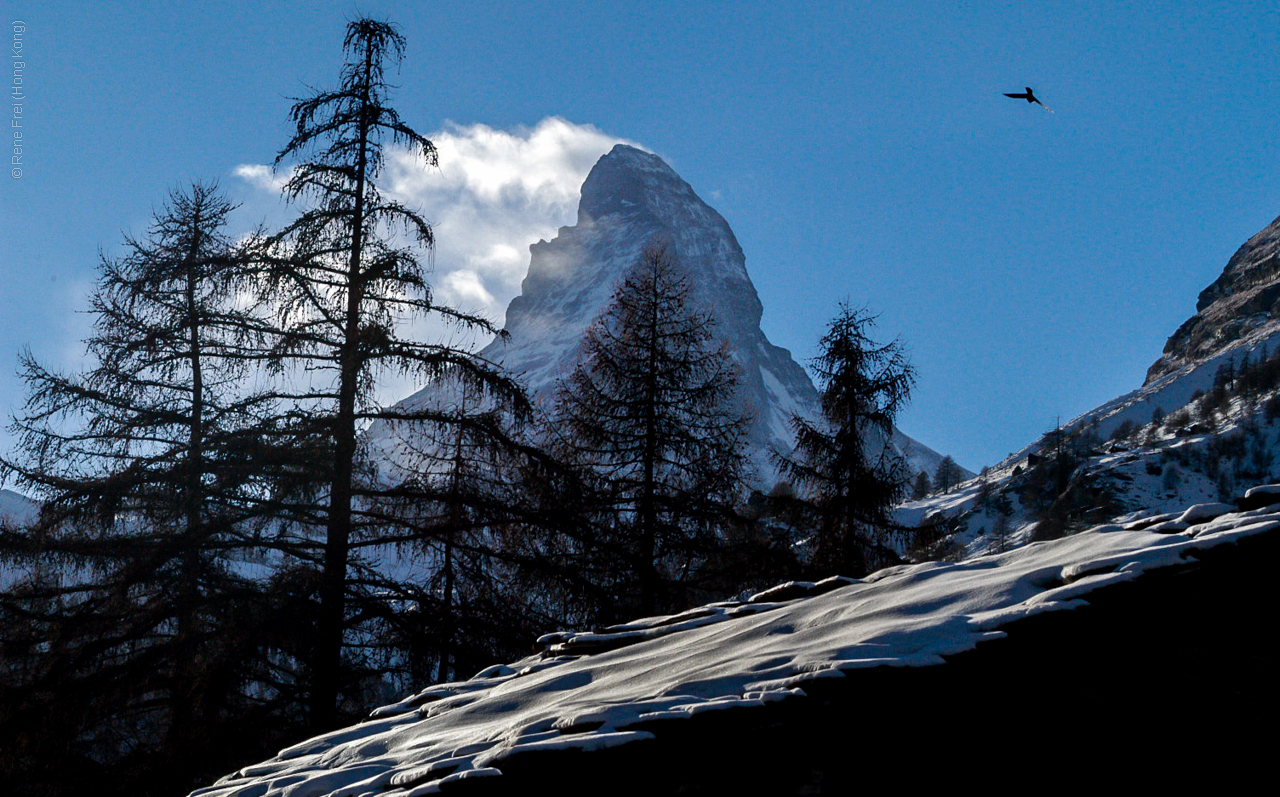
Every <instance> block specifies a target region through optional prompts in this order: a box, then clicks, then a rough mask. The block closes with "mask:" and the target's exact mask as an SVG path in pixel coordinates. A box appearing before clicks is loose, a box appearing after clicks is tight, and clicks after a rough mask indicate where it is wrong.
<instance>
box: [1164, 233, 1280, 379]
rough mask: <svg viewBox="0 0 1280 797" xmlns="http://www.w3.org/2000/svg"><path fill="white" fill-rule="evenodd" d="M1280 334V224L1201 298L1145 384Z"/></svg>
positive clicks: (1249, 246)
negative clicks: (1188, 366) (1222, 353)
mask: <svg viewBox="0 0 1280 797" xmlns="http://www.w3.org/2000/svg"><path fill="white" fill-rule="evenodd" d="M1277 329H1280V218H1278V219H1276V220H1275V221H1273V222H1271V223H1270V224H1268V225H1267V226H1266V227H1265V228H1263V229H1262V231H1261V232H1259V233H1258V234H1257V235H1255V236H1253V237H1252V238H1250V239H1249V240H1248V241H1246V242H1245V244H1244V246H1241V247H1240V248H1239V249H1238V250H1237V251H1236V253H1235V254H1234V255H1232V256H1231V259H1230V260H1229V261H1227V267H1226V268H1225V269H1223V271H1222V276H1220V277H1218V279H1216V280H1214V282H1213V284H1211V285H1210V286H1209V287H1207V288H1205V289H1204V290H1203V291H1201V292H1200V297H1199V299H1198V300H1197V301H1196V314H1195V315H1193V316H1192V317H1191V318H1189V319H1187V321H1186V322H1185V323H1183V324H1182V326H1180V327H1178V331H1177V332H1174V333H1173V336H1172V337H1170V338H1169V342H1168V343H1166V344H1165V347H1164V354H1163V355H1162V356H1161V357H1160V359H1159V360H1156V362H1155V363H1154V364H1153V365H1152V366H1151V368H1150V369H1149V370H1148V371H1147V381H1146V384H1148V385H1149V384H1151V383H1153V382H1155V381H1156V380H1158V379H1160V378H1161V377H1163V376H1165V375H1166V374H1169V373H1172V372H1173V371H1176V370H1178V369H1179V368H1182V367H1184V366H1186V365H1189V364H1191V363H1195V362H1198V361H1203V360H1207V359H1209V358H1211V357H1213V356H1214V355H1216V354H1219V353H1221V352H1224V351H1226V350H1227V349H1232V348H1235V347H1237V346H1238V345H1240V344H1242V343H1245V342H1252V341H1254V340H1257V339H1260V338H1261V337H1264V336H1267V335H1270V334H1271V333H1272V332H1275V331H1276V330H1277Z"/></svg>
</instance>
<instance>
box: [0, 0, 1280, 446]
mask: <svg viewBox="0 0 1280 797" xmlns="http://www.w3.org/2000/svg"><path fill="white" fill-rule="evenodd" d="M8 9H9V13H10V14H11V15H12V16H13V17H14V18H17V19H20V20H22V21H23V22H25V23H26V26H27V30H26V32H25V33H24V39H23V60H24V62H25V63H26V69H25V71H24V74H23V78H24V80H25V85H26V88H28V95H29V96H28V99H27V102H26V106H25V108H24V120H23V124H24V128H23V129H24V133H25V138H24V141H25V142H26V146H25V152H24V163H23V169H24V172H23V176H22V177H21V179H13V178H12V177H11V176H6V177H5V178H4V185H3V187H2V188H0V235H3V241H4V248H3V255H0V275H2V277H3V290H0V411H12V410H13V409H15V408H16V407H17V406H18V404H19V402H20V401H21V399H22V396H23V387H22V385H21V383H20V382H19V381H18V380H17V378H16V376H15V375H14V366H15V365H16V360H17V352H18V350H19V349H20V348H21V347H23V346H26V345H29V346H31V347H32V349H33V350H34V351H35V352H36V354H37V355H38V356H39V357H41V358H42V359H43V360H45V361H47V362H50V363H55V364H60V365H62V366H63V367H68V368H72V367H75V365H76V362H77V360H78V357H79V353H80V347H79V343H78V341H79V340H80V339H81V338H83V337H84V336H85V335H86V334H87V332H88V325H89V323H90V320H91V319H89V318H88V317H87V316H85V315H84V314H83V313H80V312H77V311H79V310H82V309H83V308H84V306H85V305H84V295H85V293H86V292H87V290H88V289H89V288H90V287H91V285H92V282H93V279H94V277H95V273H96V257H97V252H98V250H99V249H100V248H101V249H104V250H105V251H107V252H111V251H114V250H117V249H118V247H119V244H120V239H121V234H122V231H126V230H128V231H134V232H137V231H141V230H142V229H143V228H144V227H145V225H146V223H147V219H148V216H149V214H150V212H151V211H152V209H153V208H155V207H156V206H158V205H159V204H160V202H161V201H162V200H163V198H164V196H165V194H166V192H167V191H168V190H169V189H170V188H172V187H174V186H177V185H179V184H181V183H182V182H184V181H190V180H191V179H194V178H216V179H219V180H220V181H221V182H222V185H223V186H224V188H226V190H227V191H228V193H230V194H231V195H232V196H233V198H235V199H236V200H237V201H240V202H243V203H244V207H243V208H242V211H241V217H240V218H241V221H240V223H242V224H244V225H248V224H250V223H252V222H253V221H256V220H259V219H263V218H266V219H268V220H272V219H278V218H282V217H283V215H282V214H283V211H282V210H281V208H280V206H279V204H278V202H277V201H276V200H275V199H274V197H273V195H272V194H271V193H270V191H269V190H265V189H266V183H265V181H264V180H263V179H262V175H261V174H260V173H258V174H257V176H256V177H255V173H254V171H253V170H252V168H245V167H252V166H253V165H255V164H266V163H269V162H270V161H271V159H272V158H273V157H274V155H275V153H276V151H277V150H278V149H279V148H280V147H281V146H282V145H283V144H284V142H285V141H286V139H287V137H288V128H287V125H286V114H287V111H288V106H289V100H288V97H291V96H298V95H300V94H304V93H306V91H307V88H306V86H307V85H313V86H324V85H328V84H331V83H333V82H334V81H335V80H336V77H337V70H338V67H339V65H340V63H341V51H340V44H341V37H342V31H343V26H344V24H345V20H346V19H348V18H349V17H351V16H352V15H353V14H355V13H357V12H358V13H364V14H370V15H375V16H382V17H386V18H390V19H392V20H393V21H395V22H397V23H398V24H399V25H400V26H401V28H402V31H403V33H404V34H405V36H406V37H407V39H408V42H409V51H408V55H407V58H406V60H405V62H404V64H403V66H402V68H401V70H400V74H399V76H398V77H397V81H398V83H399V84H400V85H401V89H400V91H399V93H398V95H397V104H398V107H399V108H400V109H401V112H402V115H403V117H404V118H405V119H406V120H407V121H408V122H410V123H411V124H412V125H414V126H415V127H417V128H418V129H419V130H422V131H433V132H436V133H439V134H440V135H441V136H443V137H444V138H445V139H447V140H448V141H449V142H450V144H451V148H450V149H448V150H443V148H442V151H443V152H444V153H445V154H448V153H455V154H456V156H457V157H456V160H457V162H456V163H455V165H454V166H453V167H450V165H449V164H448V163H442V168H441V170H440V172H439V173H438V174H439V175H440V180H441V182H440V185H438V186H435V185H431V184H430V178H431V176H432V175H431V174H427V175H425V176H419V177H420V179H419V177H415V178H414V179H410V177H412V175H408V173H407V172H406V175H408V176H406V177H405V180H406V183H405V184H406V186H407V187H406V189H405V190H406V191H410V192H416V193H412V195H413V196H415V197H417V198H420V199H422V200H423V203H424V205H423V209H424V211H425V212H426V215H427V216H428V217H429V218H432V219H434V220H437V221H438V222H440V224H441V230H440V231H441V252H440V253H439V255H438V259H437V263H438V267H439V268H440V269H441V278H442V280H449V281H450V282H449V286H450V290H452V291H453V293H452V295H453V296H455V297H457V298H458V299H459V300H460V301H463V300H465V301H468V302H472V303H474V304H477V305H479V306H485V303H486V302H491V303H492V302H496V303H498V304H500V305H501V306H505V301H506V299H507V298H509V293H510V291H511V290H513V288H512V286H513V285H517V284H518V281H519V278H520V277H521V276H522V272H521V269H522V268H523V266H524V265H525V264H527V249H526V248H525V247H527V244H528V243H530V242H532V241H533V240H534V239H536V238H537V237H545V236H548V235H550V234H553V232H554V228H555V226H556V225H557V224H564V223H570V222H571V220H572V212H571V211H572V196H571V194H572V188H573V186H572V182H573V181H574V180H578V179H580V176H579V175H580V173H581V172H582V170H584V169H586V168H589V164H590V161H591V160H592V159H593V158H594V157H595V156H596V155H597V154H598V152H600V151H603V150H604V149H607V148H608V145H609V144H610V143H611V142H612V141H613V140H615V139H623V140H628V141H632V142H636V143H639V144H641V145H643V146H645V147H646V148H649V149H651V150H653V151H655V152H657V153H658V154H660V155H662V156H663V157H664V158H666V159H667V160H668V162H669V163H671V165H672V166H673V167H674V168H675V169H676V170H677V171H678V172H679V173H680V174H681V175H682V176H683V177H684V178H685V179H686V180H688V181H689V182H690V183H691V184H692V185H693V187H694V188H695V190H697V191H698V192H699V193H700V194H701V195H702V197H703V198H704V199H706V200H707V201H708V202H709V203H711V204H712V205H713V206H715V207H716V208H717V209H718V210H720V211H721V212H722V213H723V214H724V215H725V217H726V218H727V219H728V220H729V222H730V224H731V225H732V226H733V228H734V230H735V232H736V233H737V235H738V237H739V239H740V241H741V243H742V245H743V248H744V250H745V251H746V254H747V267H748V269H749V270H750V272H751V275H752V277H753V279H754V281H755V283H756V286H757V288H758V289H759V292H760V294H761V298H762V300H763V302H764V305H765V319H764V324H765V331H766V333H767V334H768V335H769V336H770V338H771V339H772V340H773V341H774V342H775V343H777V344H779V345H782V346H786V347H788V348H790V349H792V350H793V352H795V353H796V355H797V356H798V357H800V358H803V357H807V356H810V355H811V354H812V353H813V345H814V341H816V339H817V338H818V337H819V335H820V334H821V333H822V330H823V325H824V323H825V321H826V319H828V318H829V317H830V315H831V314H832V312H834V310H835V307H836V303H837V301H838V300H839V299H840V298H841V297H844V296H848V297H849V298H850V299H852V300H853V301H854V302H855V303H865V304H867V305H868V306H869V307H871V308H872V309H873V310H876V311H878V312H880V313H881V319H880V332H881V334H882V335H883V336H885V337H891V336H894V335H900V336H901V337H902V339H903V341H904V342H905V343H906V345H907V346H908V347H909V349H910V350H911V352H912V356H913V360H914V362H915V365H916V367H917V368H918V371H919V383H918V386H917V388H916V392H915V399H914V401H913V403H912V405H911V407H910V408H909V409H908V410H907V411H906V413H905V414H904V415H903V416H902V417H901V419H900V425H901V426H902V427H903V429H904V430H905V431H906V432H907V433H908V434H911V435H913V436H915V437H917V438H918V439H920V440H921V441H922V442H925V443H926V444H928V445H931V446H933V447H934V448H937V449H938V450H940V451H943V452H948V453H952V454H953V455H954V456H955V457H956V458H957V459H958V460H959V461H960V462H961V463H962V464H964V465H966V466H968V467H970V468H977V467H980V466H981V465H983V464H987V463H991V462H994V461H996V460H997V459H999V458H1000V457H1002V456H1004V455H1005V454H1006V453H1007V452H1009V451H1012V450H1015V449H1017V448H1019V447H1020V446H1022V445H1023V444H1025V443H1026V442H1028V441H1029V440H1031V439H1032V438H1034V437H1035V436H1036V435H1037V434H1038V433H1040V432H1042V431H1044V430H1045V429H1046V428H1048V427H1049V426H1051V425H1052V424H1053V422H1054V418H1055V417H1057V416H1062V417H1063V418H1064V419H1066V418H1068V417H1070V416H1073V415H1075V414H1078V413H1079V412H1082V411H1084V410H1087V409H1089V408H1091V407H1093V406H1095V405H1097V404H1099V403H1101V402H1102V401H1104V400H1106V399H1109V398H1111V397H1113V396H1115V395H1118V394H1120V393H1123V392H1125V391H1127V390H1130V389H1133V388H1135V387H1137V386H1138V385H1139V384H1141V382H1142V378H1143V375H1144V372H1145V369H1146V367H1147V366H1148V365H1149V364H1150V363H1151V362H1153V361H1154V360H1155V359H1156V357H1157V356H1158V355H1159V353H1160V350H1161V348H1162V346H1163V344H1164V341H1165V339H1166V338H1167V337H1168V336H1169V335H1170V334H1171V333H1172V332H1173V330H1174V329H1175V328H1176V327H1177V325H1178V324H1179V323H1181V322H1182V321H1183V320H1184V319H1185V318H1186V317H1187V316H1188V315H1190V314H1191V312H1192V311H1193V310H1194V303H1195V297H1196V294H1197V293H1198V292H1199V291H1200V290H1201V289H1202V288H1203V287H1204V286H1205V285H1207V284H1208V283H1209V282H1210V281H1211V280H1212V279H1213V278H1214V277H1216V276H1217V274H1218V273H1219V272H1220V270H1221V269H1222V267H1223V265H1224V264H1225V262H1226V259H1227V258H1228V257H1229V256H1230V255H1231V253H1232V252H1233V251H1234V250H1235V248H1236V247H1237V246H1239V245H1240V244H1241V243H1243V242H1244V240H1245V239H1246V238H1248V237H1249V236H1250V235H1252V234H1253V233H1254V232H1256V231H1257V230H1258V229H1260V228H1261V227H1262V226H1264V225H1265V224H1267V223H1268V222H1270V221H1271V220H1272V219H1273V218H1274V217H1275V216H1276V215H1277V214H1280V170H1278V169H1277V155H1280V114H1277V112H1276V109H1277V108H1280V81H1277V76H1278V75H1280V48H1277V47H1276V46H1275V42H1276V41H1277V39H1280V6H1277V5H1276V4H1275V3H1274V2H1259V3H1249V2H1230V3H1225V2H1178V3H1173V2H1143V3H1137V2H1135V3H1127V2H1105V3H1102V2H1099V3H1092V2H1081V1H1080V0H1076V1H1075V2H1037V3H1034V4H1032V3H996V2H992V3H976V2H974V3H960V2H902V1H899V2H866V3H838V2H823V3H799V2H795V3H792V2H789V3H778V2H739V3H733V2H708V1H704V2H666V3H663V2H647V3H642V2H607V0H596V1H595V2H582V3H576V2H560V3H549V2H532V1H526V2H520V3H495V2H483V1H481V0H469V2H465V3H463V2H430V3H407V2H406V3H394V2H362V3H357V4H352V3H347V2H342V3H328V2H310V3H271V2H253V3H245V2H220V3H216V4H215V3H143V2H138V3H129V4H108V3H101V4H97V3H94V4H90V3H58V2H40V3H37V2H34V0H25V2H22V1H20V2H15V3H11V4H9V6H8ZM10 21H11V20H6V26H7V25H8V22H10ZM0 34H3V38H4V40H5V43H6V44H7V43H8V40H9V37H10V31H9V28H8V27H5V28H0ZM10 52H11V51H9V50H8V48H7V47H6V53H7V54H8V53H10ZM6 61H12V59H11V58H8V57H7V58H6ZM9 68H10V65H9V64H6V66H5V67H4V69H5V70H9ZM3 77H4V80H5V85H6V86H8V85H9V79H10V78H9V75H8V74H7V72H6V74H5V75H4V76H3ZM1025 85H1030V86H1033V87H1034V88H1035V90H1036V93H1037V95H1038V96H1040V97H1041V98H1042V99H1043V100H1044V102H1045V103H1047V104H1048V105H1049V106H1050V107H1052V108H1053V109H1054V111H1055V113H1053V114H1049V113H1045V112H1044V111H1042V110H1041V109H1040V108H1038V107H1035V106H1029V105H1027V104H1026V103H1023V102H1021V101H1014V100H1008V99H1006V98H1004V97H1002V96H1000V95H1001V92H1005V91H1020V90H1021V88H1022V87H1023V86H1025ZM6 115H8V113H7V112H6ZM459 164H470V165H469V166H467V167H466V168H464V167H463V166H461V165H459ZM560 167H563V168H560ZM451 168H452V169H453V171H450V169H451ZM468 169H470V170H469V171H468ZM504 170H505V171H504ZM561 172H562V173H561ZM557 175H559V176H557ZM454 231H457V234H456V236H455V240H454V241H453V242H449V243H446V241H445V238H444V233H445V232H449V233H450V234H451V235H452V234H453V232H454ZM530 236H532V237H530ZM526 239H527V240H526ZM455 267H456V268H455ZM455 271H456V273H455ZM498 309H499V312H500V310H501V307H499V308H498ZM388 389H389V390H394V389H396V386H392V387H389V388H388ZM8 444H9V440H8V438H7V436H5V435H0V445H5V446H7V445H8Z"/></svg>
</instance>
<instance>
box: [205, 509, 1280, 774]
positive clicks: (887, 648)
mask: <svg viewBox="0 0 1280 797" xmlns="http://www.w3.org/2000/svg"><path fill="white" fill-rule="evenodd" d="M1264 494H1265V495H1264ZM1277 494H1280V487H1269V488H1264V489H1260V490H1258V491H1255V494H1254V495H1253V496H1252V498H1253V499H1254V500H1255V501H1257V502H1262V501H1267V500H1274V499H1275V498H1276V497H1277ZM1148 526H1150V522H1147V523H1145V524H1144V523H1137V524H1130V525H1128V526H1127V527H1122V526H1120V525H1108V526H1102V527H1099V528H1096V529H1094V530H1091V531H1087V532H1084V533H1081V534H1077V535H1074V536H1071V537H1067V538H1064V539H1060V540H1056V541H1053V542H1048V543H1039V544H1035V545H1029V546H1025V547H1022V548H1019V549H1017V550H1014V551H1011V552H1008V553H1004V554H1000V555H991V556H985V557H982V558H979V559H975V560H972V561H967V562H962V563H958V564H945V563H937V562H930V563H925V564H919V565H911V566H902V567H895V568H890V569H887V570H884V571H881V572H878V573H875V574H873V575H872V576H870V577H868V578H867V579H865V580H862V581H854V580H848V579H829V580H827V581H825V582H819V583H818V584H789V585H782V586H780V587H777V588H774V589H773V590H769V591H766V592H764V593H760V594H758V595H756V596H754V597H752V598H751V599H750V600H748V601H745V602H729V603H718V604H711V605H709V606H705V607H702V608H700V609H695V610H693V611H689V612H684V613H682V614H680V615H675V616H672V617H663V618H649V619H646V620H640V621H637V622H633V623H629V624H626V625H622V626H616V627H613V628H609V629H605V630H604V631H602V632H599V633H583V634H570V633H561V634H553V635H549V636H547V637H544V638H543V639H542V640H540V643H541V644H542V646H543V651H542V652H541V653H540V654H536V655H533V656H530V657H528V658H526V659H524V660H522V661H518V662H515V663H512V664H510V665H499V666H495V667H491V668H489V669H487V670H485V671H483V672H481V673H479V674H477V675H476V676H475V677H474V678H472V679H471V680H469V681H465V682H460V683H453V684H442V685H438V686H433V687H431V688H429V689H426V690H425V691H423V692H421V693H419V694H417V695H413V696H410V697H407V698H406V699H404V700H403V701H401V702H399V703H396V704H393V705H390V706H386V707H383V708H381V709H379V710H377V711H375V712H374V713H373V717H372V718H371V719H370V720H369V721H367V722H365V723H362V724H360V725H356V726H353V727H350V728H345V729H342V730H339V731H336V732H333V733H330V734H327V735H324V736H321V737H317V738H314V739H311V740H308V741H306V742H303V743H301V744H298V745H295V746H294V747H291V748H289V749H287V750H285V751H283V752H281V753H280V754H279V755H278V756H277V757H275V758H273V759H271V760H269V761H266V762H263V763H261V764H257V765H254V766H250V767H246V768H245V769H243V770H241V771H239V772H237V773H235V774H233V775H230V776H228V777H226V778H224V779H222V780H221V781H219V783H218V784H217V785H215V786H212V787H209V788H206V789H201V790H199V791H197V792H194V793H193V794H195V795H204V796H206V797H213V796H214V795H217V796H218V797H233V796H234V797H275V796H277V795H278V796H279V797H285V796H286V795H287V797H321V796H322V795H333V796H334V797H338V796H339V795H342V796H343V797H357V796H358V795H386V797H417V796H418V795H426V794H435V793H438V792H439V791H441V790H442V789H452V788H454V787H459V788H462V790H464V791H465V787H466V786H467V785H468V784H467V781H469V780H470V779H474V778H493V777H500V776H501V775H502V769H503V766H504V762H506V761H507V760H509V759H511V758H512V757H513V756H517V755H528V754H535V755H540V754H544V753H546V752H550V751H556V750H568V749H576V750H597V749H602V748H607V747H612V746H616V745H625V744H628V743H632V742H636V741H641V740H644V739H649V738H652V737H653V734H652V733H651V732H650V731H649V730H644V729H642V728H643V727H645V726H647V727H653V724H654V722H655V721H657V720H666V721H679V720H681V719H688V718H691V717H694V716H696V715H699V714H701V713H704V712H709V711H742V712H747V711H753V710H756V709H758V708H760V707H762V706H764V705H766V704H768V703H772V702H776V701H792V700H806V694H805V689H806V687H808V686H809V685H810V684H814V683H815V682H816V681H820V680H823V679H829V678H844V677H846V673H851V672H852V671H856V670H861V669H866V668H874V667H886V666H888V667H922V666H930V665H937V664H943V663H944V660H943V657H944V656H949V655H953V654H956V653H959V652H962V651H966V650H971V649H973V648H974V647H975V646H976V645H977V644H978V643H979V642H981V641H984V640H989V639H997V638H1000V637H1002V636H1004V634H1005V632H1004V631H1002V630H1001V629H1002V628H1003V627H1005V626H1007V625H1009V624H1011V623H1013V622H1016V621H1018V620H1020V619H1022V618H1026V617H1030V616H1033V615H1036V614H1040V613H1043V612H1057V611H1068V610H1072V609H1074V608H1077V607H1080V606H1083V605H1085V604H1086V603H1087V600H1088V597H1089V595H1090V593H1091V592H1093V591H1094V590H1097V589H1099V588H1102V587H1107V586H1111V585H1115V584H1120V583H1123V582H1128V581H1132V580H1134V579H1136V578H1139V577H1140V576H1141V575H1142V574H1143V573H1145V572H1148V571H1153V570H1158V569H1161V568H1165V567H1171V566H1177V565H1179V564H1181V563H1183V562H1184V561H1185V559H1186V557H1188V556H1189V555H1191V554H1192V553H1193V552H1203V551H1206V550H1210V549H1213V548H1216V547H1218V546H1224V545H1228V546H1229V545H1231V544H1232V543H1235V542H1237V541H1240V540H1242V539H1244V538H1248V537H1251V536H1255V535H1263V534H1277V533H1280V506H1277V505H1274V504H1273V505H1270V506H1263V507H1260V508H1257V509H1254V510H1251V511H1234V507H1227V506H1216V507H1205V506H1201V507H1191V508H1188V509H1186V510H1185V511H1184V512H1183V513H1181V514H1180V516H1179V518H1178V519H1175V520H1173V522H1172V523H1165V524H1163V525H1161V526H1150V527H1148Z"/></svg>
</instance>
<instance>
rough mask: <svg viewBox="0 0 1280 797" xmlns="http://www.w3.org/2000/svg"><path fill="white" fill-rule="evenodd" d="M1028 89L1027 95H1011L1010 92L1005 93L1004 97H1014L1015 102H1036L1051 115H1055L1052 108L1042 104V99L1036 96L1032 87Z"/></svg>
mask: <svg viewBox="0 0 1280 797" xmlns="http://www.w3.org/2000/svg"><path fill="white" fill-rule="evenodd" d="M1026 89H1027V91H1026V93H1025V94H1010V93H1008V92H1005V94H1004V96H1006V97H1012V98H1014V99H1015V100H1026V101H1027V102H1034V103H1035V104H1036V105H1039V106H1040V107H1041V108H1044V109H1045V110H1046V111H1048V112H1049V113H1053V109H1052V108H1050V107H1049V106H1048V105H1045V104H1044V103H1043V102H1040V98H1039V97H1037V96H1036V95H1035V92H1033V91H1032V90H1031V87H1030V86H1027V87H1026Z"/></svg>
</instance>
